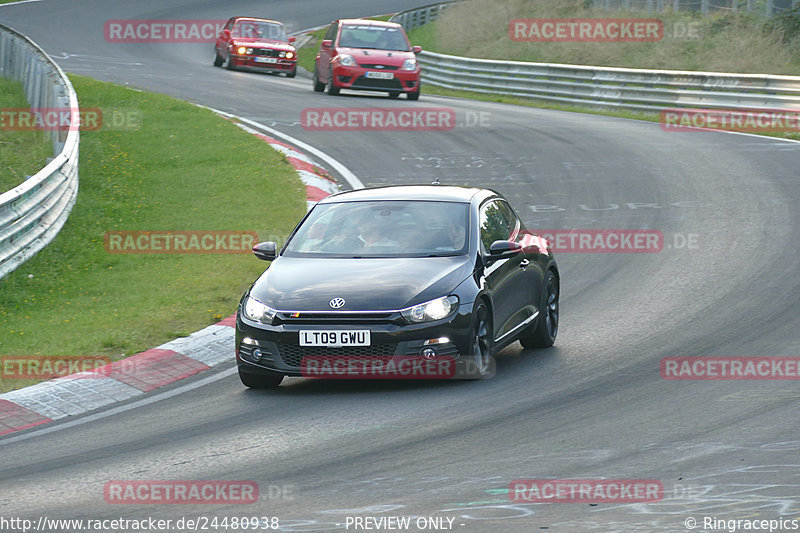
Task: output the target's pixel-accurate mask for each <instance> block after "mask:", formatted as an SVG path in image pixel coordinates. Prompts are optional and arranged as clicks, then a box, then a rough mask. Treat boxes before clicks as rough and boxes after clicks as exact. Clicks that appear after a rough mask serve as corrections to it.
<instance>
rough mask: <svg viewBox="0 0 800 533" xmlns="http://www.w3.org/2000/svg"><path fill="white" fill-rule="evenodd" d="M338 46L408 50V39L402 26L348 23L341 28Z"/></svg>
mask: <svg viewBox="0 0 800 533" xmlns="http://www.w3.org/2000/svg"><path fill="white" fill-rule="evenodd" d="M339 46H341V47H346V48H371V49H374V50H396V51H400V52H408V51H409V47H408V40H407V39H406V36H405V33H403V29H402V28H395V27H391V28H387V27H385V26H362V25H348V26H344V27H343V28H342V34H341V37H339Z"/></svg>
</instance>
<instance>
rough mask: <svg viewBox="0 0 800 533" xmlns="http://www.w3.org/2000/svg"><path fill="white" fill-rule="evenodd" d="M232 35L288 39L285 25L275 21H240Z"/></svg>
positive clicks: (247, 37) (278, 39)
mask: <svg viewBox="0 0 800 533" xmlns="http://www.w3.org/2000/svg"><path fill="white" fill-rule="evenodd" d="M232 35H233V36H234V37H242V38H244V39H271V40H273V41H288V40H289V39H288V38H287V37H286V32H285V31H284V30H283V26H281V25H280V24H276V23H274V22H261V21H257V20H244V21H239V22H237V23H236V25H235V26H234V27H233V32H232Z"/></svg>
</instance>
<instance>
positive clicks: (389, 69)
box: [314, 19, 422, 100]
mask: <svg viewBox="0 0 800 533" xmlns="http://www.w3.org/2000/svg"><path fill="white" fill-rule="evenodd" d="M421 51H422V48H421V47H419V46H414V47H411V46H409V44H408V37H406V32H405V31H403V27H402V26H401V25H400V24H396V23H394V22H381V21H376V20H360V19H342V20H337V21H335V22H333V23H331V25H330V27H329V28H328V31H327V33H326V34H325V37H324V38H323V40H322V42H321V43H320V47H319V52H318V53H317V58H316V62H315V64H314V90H315V91H317V92H322V91H324V90H325V87H326V86H327V88H328V94H331V95H337V94H339V90H341V89H357V90H360V91H383V92H388V93H389V96H390V97H392V98H396V97H397V96H399V95H400V93H405V94H406V96H407V97H408V99H409V100H417V99H418V98H419V91H420V69H419V65H418V64H417V59H416V55H415V54H418V53H419V52H421Z"/></svg>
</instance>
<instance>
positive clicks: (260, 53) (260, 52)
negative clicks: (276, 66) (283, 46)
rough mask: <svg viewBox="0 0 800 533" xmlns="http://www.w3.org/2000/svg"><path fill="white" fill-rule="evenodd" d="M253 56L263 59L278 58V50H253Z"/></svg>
mask: <svg viewBox="0 0 800 533" xmlns="http://www.w3.org/2000/svg"><path fill="white" fill-rule="evenodd" d="M253 55H254V56H264V57H280V50H271V49H269V48H253Z"/></svg>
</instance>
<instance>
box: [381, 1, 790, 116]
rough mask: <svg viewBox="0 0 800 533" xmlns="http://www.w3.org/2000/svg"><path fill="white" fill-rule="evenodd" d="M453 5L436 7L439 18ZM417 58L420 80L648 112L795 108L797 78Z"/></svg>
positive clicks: (416, 17) (415, 15)
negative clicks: (687, 109)
mask: <svg viewBox="0 0 800 533" xmlns="http://www.w3.org/2000/svg"><path fill="white" fill-rule="evenodd" d="M450 4H452V2H448V3H446V4H444V5H442V6H440V10H439V11H438V12H436V13H437V15H436V16H438V14H439V13H440V12H441V8H444V7H447V5H450ZM434 9H435V6H424V7H420V8H417V9H412V10H409V11H405V12H402V13H398V14H397V15H395V16H394V17H393V18H392V20H393V21H395V22H400V23H401V24H403V21H412V22H413V23H416V22H417V21H421V20H425V19H428V20H430V17H431V14H432V13H434ZM434 18H435V17H434ZM418 26H419V24H417V25H416V26H409V27H407V28H406V29H407V30H408V29H410V28H411V27H418ZM404 27H405V26H404ZM417 60H418V61H419V63H420V66H421V67H422V81H423V83H429V84H431V85H436V86H439V87H445V88H450V89H463V90H468V91H473V92H479V93H491V94H503V95H509V96H518V97H524V98H535V99H538V100H546V101H551V102H557V103H561V104H570V105H579V106H584V107H594V108H615V109H628V110H634V111H645V112H659V111H662V110H664V109H666V108H700V109H706V108H714V109H730V110H734V109H787V110H796V109H800V77H797V76H773V75H767V74H728V73H715V72H695V71H678V70H644V69H630V68H614V67H593V66H584V65H561V64H555V63H527V62H521V61H500V60H494V59H472V58H467V57H458V56H451V55H445V54H437V53H434V52H428V51H424V50H423V51H422V52H421V53H419V54H417Z"/></svg>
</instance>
